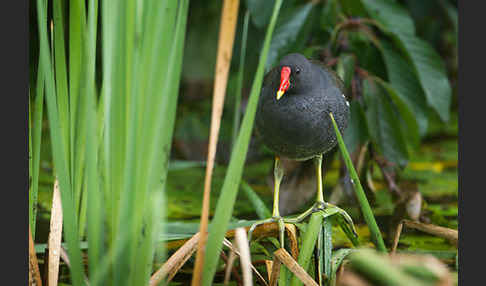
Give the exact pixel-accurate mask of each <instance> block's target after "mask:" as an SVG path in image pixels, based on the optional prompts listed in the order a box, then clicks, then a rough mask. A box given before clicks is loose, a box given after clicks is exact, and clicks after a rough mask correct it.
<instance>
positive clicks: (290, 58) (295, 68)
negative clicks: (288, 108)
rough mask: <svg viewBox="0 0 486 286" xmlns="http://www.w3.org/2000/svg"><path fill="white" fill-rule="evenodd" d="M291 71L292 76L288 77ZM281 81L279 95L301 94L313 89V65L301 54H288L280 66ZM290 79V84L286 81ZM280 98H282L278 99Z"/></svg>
mask: <svg viewBox="0 0 486 286" xmlns="http://www.w3.org/2000/svg"><path fill="white" fill-rule="evenodd" d="M288 69H290V75H289V76H286V73H288ZM278 70H279V75H280V77H281V79H280V86H279V93H280V94H281V96H282V95H283V93H285V94H288V95H291V94H299V93H304V92H306V91H308V90H310V89H312V82H313V72H312V65H311V63H310V62H309V61H308V60H307V59H306V57H304V56H303V55H301V54H297V53H294V54H288V55H286V56H285V57H283V58H282V59H281V60H280V62H279V65H278ZM287 78H288V82H289V84H286V82H285V80H286V79H287ZM278 98H280V97H278Z"/></svg>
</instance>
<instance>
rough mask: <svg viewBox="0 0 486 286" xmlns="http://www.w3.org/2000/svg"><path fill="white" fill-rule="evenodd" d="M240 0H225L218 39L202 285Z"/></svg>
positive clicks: (199, 258) (197, 270)
mask: <svg viewBox="0 0 486 286" xmlns="http://www.w3.org/2000/svg"><path fill="white" fill-rule="evenodd" d="M238 6H239V0H225V1H224V4H223V12H222V13H221V24H220V30H219V41H218V57H217V60H216V75H215V78H214V90H213V104H212V115H211V130H210V136H209V150H208V158H207V165H206V177H205V179H204V194H203V204H202V213H201V225H200V229H199V232H200V233H201V238H200V240H199V243H198V248H197V249H198V250H197V254H196V263H195V267H194V274H193V276H192V282H191V285H192V286H197V285H200V284H201V281H202V272H203V264H204V255H205V248H206V240H207V229H208V220H209V198H210V192H211V178H212V174H213V167H214V158H215V155H216V145H217V143H218V134H219V128H220V125H221V115H222V113H223V104H224V97H225V93H226V85H227V82H228V72H229V68H230V64H231V56H232V52H233V42H234V38H235V28H236V20H237V19H238Z"/></svg>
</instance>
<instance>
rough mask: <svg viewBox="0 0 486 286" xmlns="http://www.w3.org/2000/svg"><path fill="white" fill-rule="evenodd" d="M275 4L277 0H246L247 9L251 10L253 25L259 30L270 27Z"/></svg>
mask: <svg viewBox="0 0 486 286" xmlns="http://www.w3.org/2000/svg"><path fill="white" fill-rule="evenodd" d="M274 4H275V0H266V1H261V0H246V7H247V8H248V10H250V15H251V20H252V22H253V25H255V26H256V27H258V28H263V27H265V26H266V25H268V23H269V21H270V16H272V7H273V6H274Z"/></svg>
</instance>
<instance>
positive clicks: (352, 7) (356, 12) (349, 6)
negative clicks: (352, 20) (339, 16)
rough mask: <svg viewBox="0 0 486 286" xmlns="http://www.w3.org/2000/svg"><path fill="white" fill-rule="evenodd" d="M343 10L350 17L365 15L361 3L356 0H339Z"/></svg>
mask: <svg viewBox="0 0 486 286" xmlns="http://www.w3.org/2000/svg"><path fill="white" fill-rule="evenodd" d="M339 4H341V8H342V9H343V12H344V13H345V14H346V15H348V16H352V17H365V16H366V10H365V8H364V6H363V4H362V3H361V2H359V1H356V0H341V1H339Z"/></svg>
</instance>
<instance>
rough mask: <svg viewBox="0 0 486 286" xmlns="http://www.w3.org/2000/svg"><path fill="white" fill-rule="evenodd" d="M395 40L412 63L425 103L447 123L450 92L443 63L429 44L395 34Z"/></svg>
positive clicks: (408, 36) (411, 37) (413, 37)
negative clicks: (423, 92)
mask: <svg viewBox="0 0 486 286" xmlns="http://www.w3.org/2000/svg"><path fill="white" fill-rule="evenodd" d="M396 39H397V40H398V41H399V43H400V46H401V48H402V50H403V51H404V52H405V53H406V54H407V56H408V57H409V59H410V60H411V62H412V65H413V67H414V69H415V73H416V74H417V75H418V78H419V81H420V83H421V85H422V88H423V89H424V91H425V95H426V98H427V102H428V103H429V105H430V106H431V107H432V108H433V109H435V110H436V111H437V113H438V114H439V116H440V118H441V119H442V120H443V121H448V120H449V116H450V105H451V96H452V92H451V86H450V84H449V80H448V78H447V74H446V71H445V67H444V62H443V61H442V59H441V58H440V56H439V55H438V54H437V52H436V51H434V49H433V48H432V47H431V46H430V44H429V43H427V42H425V41H423V40H421V39H419V38H417V37H415V36H413V35H407V34H396Z"/></svg>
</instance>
